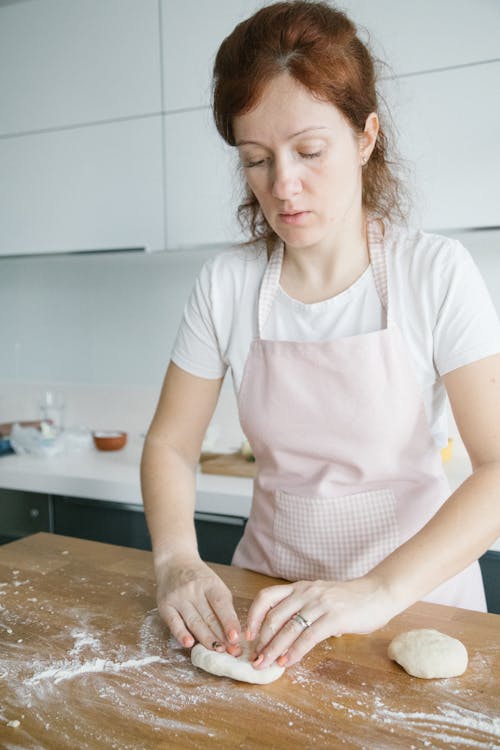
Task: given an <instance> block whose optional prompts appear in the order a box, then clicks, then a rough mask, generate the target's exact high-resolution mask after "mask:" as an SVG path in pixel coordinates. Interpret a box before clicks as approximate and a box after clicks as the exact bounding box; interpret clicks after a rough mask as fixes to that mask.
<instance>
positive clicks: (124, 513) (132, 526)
mask: <svg viewBox="0 0 500 750" xmlns="http://www.w3.org/2000/svg"><path fill="white" fill-rule="evenodd" d="M245 523H246V519H245V518H240V517H238V516H225V515H220V514H215V513H195V528H196V536H197V539H198V547H199V550H200V555H201V557H202V559H203V560H206V561H207V562H218V563H226V564H229V563H230V562H231V558H232V556H233V552H234V549H235V547H236V545H237V544H238V542H239V540H240V538H241V536H242V534H243V529H244V528H245ZM54 531H55V532H56V534H64V535H66V536H76V537H80V538H82V539H92V540H94V541H96V542H107V543H109V544H120V545H122V546H124V547H137V548H139V549H148V550H149V549H151V540H150V537H149V532H148V528H147V525H146V519H145V516H144V511H143V508H142V506H138V505H129V504H124V503H114V502H108V501H103V500H87V499H82V498H76V497H57V496H56V497H54Z"/></svg>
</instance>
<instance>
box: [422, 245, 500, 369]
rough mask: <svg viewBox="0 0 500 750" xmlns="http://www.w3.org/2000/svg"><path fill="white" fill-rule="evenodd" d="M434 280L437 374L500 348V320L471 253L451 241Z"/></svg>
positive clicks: (473, 360)
mask: <svg viewBox="0 0 500 750" xmlns="http://www.w3.org/2000/svg"><path fill="white" fill-rule="evenodd" d="M439 275H440V279H438V280H437V285H438V287H437V290H438V291H437V299H436V302H437V317H436V325H435V328H434V337H433V338H434V362H435V365H436V369H437V371H438V373H439V375H441V376H442V375H445V374H446V373H448V372H451V371H452V370H455V369H456V368H458V367H463V366H464V365H467V364H471V363H472V362H475V361H477V360H479V359H483V358H484V357H488V356H490V355H492V354H497V353H498V352H500V323H499V320H498V315H497V313H496V310H495V307H494V305H493V302H492V300H491V297H490V295H489V292H488V289H487V287H486V284H485V282H484V280H483V278H482V276H481V274H480V272H479V269H478V268H477V266H476V264H475V263H474V261H473V259H472V257H471V255H470V253H469V252H468V251H467V250H466V249H465V247H464V246H463V245H462V244H461V243H460V242H458V241H456V240H453V241H450V245H449V249H448V253H447V254H446V256H445V264H444V266H443V267H442V269H441V273H440V274H439Z"/></svg>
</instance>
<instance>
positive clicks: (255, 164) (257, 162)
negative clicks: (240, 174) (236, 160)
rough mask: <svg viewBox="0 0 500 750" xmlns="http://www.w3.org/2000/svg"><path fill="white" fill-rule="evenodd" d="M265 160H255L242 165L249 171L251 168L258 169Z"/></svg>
mask: <svg viewBox="0 0 500 750" xmlns="http://www.w3.org/2000/svg"><path fill="white" fill-rule="evenodd" d="M265 161H266V160H265V159H256V160H255V161H246V162H245V163H244V165H243V166H244V167H246V168H247V169H251V168H252V167H260V166H261V165H262V164H264V163H265Z"/></svg>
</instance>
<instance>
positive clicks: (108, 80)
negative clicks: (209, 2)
mask: <svg viewBox="0 0 500 750" xmlns="http://www.w3.org/2000/svg"><path fill="white" fill-rule="evenodd" d="M159 50H160V39H159V30H158V2H157V0H71V2H65V0H31V2H16V3H9V4H5V5H4V4H1V6H0V101H1V102H2V106H1V107H0V134H4V133H20V132H26V131H34V130H40V129H44V128H54V127H61V126H64V125H74V124H82V123H86V122H87V123H88V122H96V121H101V120H106V119H112V118H117V117H130V116H132V115H144V114H152V113H159V112H160V110H161V85H160V51H159Z"/></svg>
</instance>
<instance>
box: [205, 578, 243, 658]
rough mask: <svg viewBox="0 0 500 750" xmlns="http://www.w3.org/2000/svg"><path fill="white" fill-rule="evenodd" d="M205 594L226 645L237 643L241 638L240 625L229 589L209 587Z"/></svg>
mask: <svg viewBox="0 0 500 750" xmlns="http://www.w3.org/2000/svg"><path fill="white" fill-rule="evenodd" d="M206 596H207V600H208V603H209V604H210V606H211V608H212V610H213V611H214V612H215V614H216V616H217V618H218V621H219V622H220V624H221V627H222V629H223V631H224V637H223V639H224V640H226V639H227V641H228V642H229V643H228V644H227V645H229V644H233V645H238V643H239V640H240V638H241V625H240V621H239V619H238V615H237V614H236V610H235V609H234V606H233V599H232V596H231V593H230V591H229V589H224V588H223V589H219V588H217V589H209V590H208V591H207V594H206Z"/></svg>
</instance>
